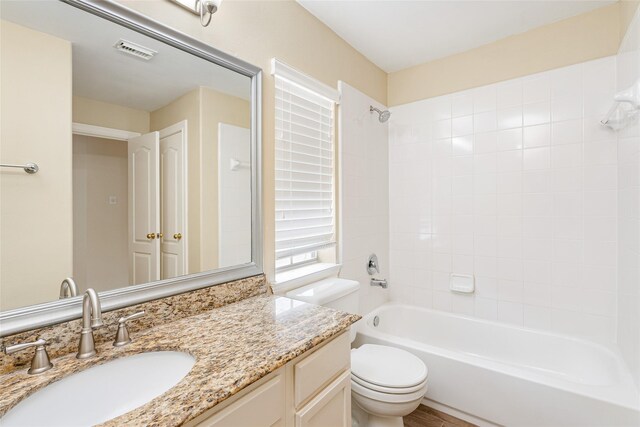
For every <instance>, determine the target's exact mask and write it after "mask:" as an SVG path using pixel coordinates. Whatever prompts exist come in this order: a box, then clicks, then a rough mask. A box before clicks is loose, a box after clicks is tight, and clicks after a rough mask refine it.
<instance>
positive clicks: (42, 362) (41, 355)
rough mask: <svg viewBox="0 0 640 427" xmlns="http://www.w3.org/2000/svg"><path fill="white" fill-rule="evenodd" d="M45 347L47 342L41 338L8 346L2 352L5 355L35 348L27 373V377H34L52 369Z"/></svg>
mask: <svg viewBox="0 0 640 427" xmlns="http://www.w3.org/2000/svg"><path fill="white" fill-rule="evenodd" d="M46 345H47V341H45V340H43V339H42V338H37V339H36V340H35V341H33V342H28V343H24V344H15V345H10V346H9V347H5V348H4V352H5V353H6V354H13V353H15V352H16V351H20V350H24V349H27V348H31V347H35V348H36V352H35V354H34V355H33V359H31V367H30V368H29V370H28V371H27V373H28V374H29V375H34V374H40V373H42V372H44V371H48V370H49V369H51V368H52V367H53V363H51V361H50V360H49V355H48V354H47V349H46V348H45V346H46Z"/></svg>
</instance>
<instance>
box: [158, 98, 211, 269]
mask: <svg viewBox="0 0 640 427" xmlns="http://www.w3.org/2000/svg"><path fill="white" fill-rule="evenodd" d="M182 120H186V121H187V185H188V190H187V224H188V233H189V236H188V240H187V242H188V243H187V244H188V245H189V248H188V255H187V256H188V265H189V271H188V272H189V273H198V272H200V271H202V270H201V268H200V240H201V232H200V90H199V89H194V90H192V91H191V92H188V93H186V94H184V95H182V96H181V97H180V98H178V99H176V100H175V101H173V102H172V103H170V104H168V105H165V106H164V107H162V108H159V109H157V110H155V111H152V112H151V120H150V130H151V131H159V130H162V129H164V128H166V127H168V126H171V125H174V124H176V123H178V122H180V121H182Z"/></svg>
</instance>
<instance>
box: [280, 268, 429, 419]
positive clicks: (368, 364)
mask: <svg viewBox="0 0 640 427" xmlns="http://www.w3.org/2000/svg"><path fill="white" fill-rule="evenodd" d="M359 289H360V284H359V283H358V282H356V281H354V280H346V279H341V278H330V279H324V280H321V281H319V282H315V283H312V284H310V285H307V286H304V287H301V288H298V289H295V290H292V291H289V292H287V293H286V296H287V297H289V298H292V299H296V300H300V301H305V302H308V303H311V304H318V305H322V306H326V307H331V308H334V309H336V310H341V311H347V312H351V313H357V312H358V301H359V298H358V291H359ZM355 336H356V333H355V328H354V327H352V329H351V342H353V341H354V339H355ZM427 375H428V370H427V367H426V365H425V364H424V362H423V361H422V360H420V359H419V358H418V357H416V356H414V355H413V354H411V353H409V352H408V351H405V350H401V349H399V348H395V347H388V346H383V345H375V344H364V345H362V346H361V347H359V348H356V349H353V350H351V400H352V405H351V407H352V415H353V420H354V423H353V424H354V427H402V426H403V422H402V417H404V416H405V415H409V414H410V413H411V412H413V411H414V410H415V409H416V408H417V407H418V406H419V405H420V402H422V398H423V397H424V395H425V393H426V392H427Z"/></svg>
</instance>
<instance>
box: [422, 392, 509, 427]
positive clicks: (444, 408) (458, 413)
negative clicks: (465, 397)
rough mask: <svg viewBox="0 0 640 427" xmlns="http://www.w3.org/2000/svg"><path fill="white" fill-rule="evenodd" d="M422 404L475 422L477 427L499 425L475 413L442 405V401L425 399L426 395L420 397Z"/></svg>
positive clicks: (469, 421)
mask: <svg viewBox="0 0 640 427" xmlns="http://www.w3.org/2000/svg"><path fill="white" fill-rule="evenodd" d="M422 404H423V405H425V406H428V407H430V408H433V409H436V410H438V411H440V412H444V413H445V414H449V415H451V416H454V417H456V418H460V419H461V420H464V421H466V422H468V423H472V424H475V425H477V426H478V427H499V426H500V425H499V424H494V423H492V422H491V421H487V420H485V419H484V418H479V417H476V416H475V415H471V414H468V413H466V412H462V411H460V410H458V409H455V408H452V407H450V406H447V405H443V404H442V403H438V402H435V401H433V400H430V399H427V398H426V397H425V398H424V399H422Z"/></svg>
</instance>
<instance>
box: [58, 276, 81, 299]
mask: <svg viewBox="0 0 640 427" xmlns="http://www.w3.org/2000/svg"><path fill="white" fill-rule="evenodd" d="M76 295H78V286H77V285H76V282H75V280H73V277H67V278H66V279H64V280H63V281H62V283H60V299H64V298H71V297H75V296H76Z"/></svg>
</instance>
